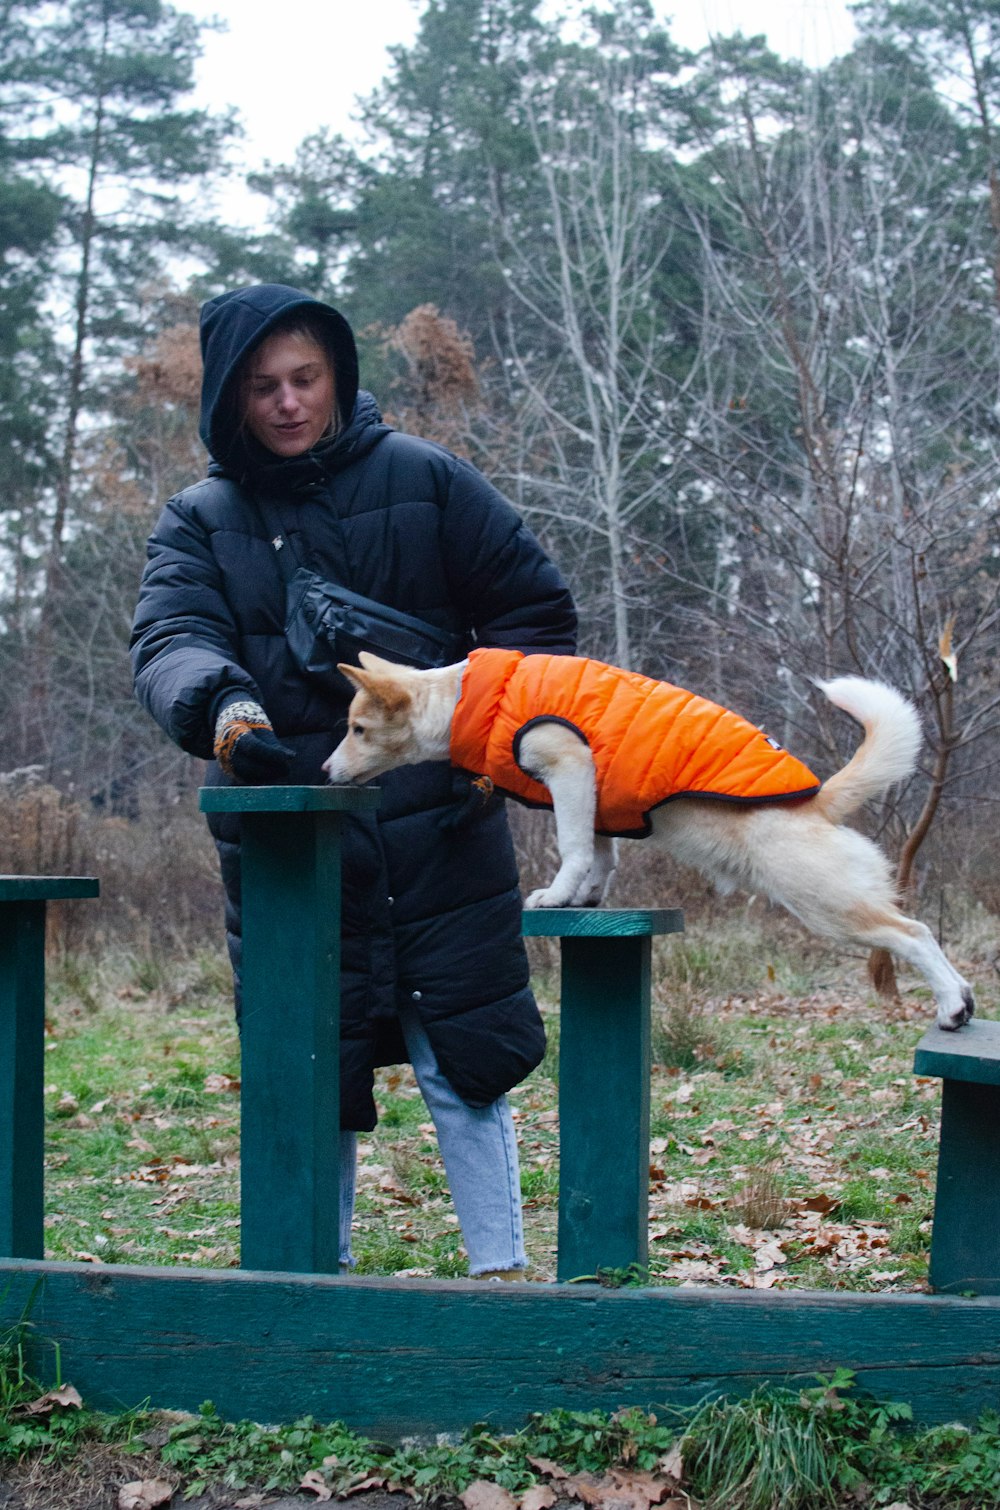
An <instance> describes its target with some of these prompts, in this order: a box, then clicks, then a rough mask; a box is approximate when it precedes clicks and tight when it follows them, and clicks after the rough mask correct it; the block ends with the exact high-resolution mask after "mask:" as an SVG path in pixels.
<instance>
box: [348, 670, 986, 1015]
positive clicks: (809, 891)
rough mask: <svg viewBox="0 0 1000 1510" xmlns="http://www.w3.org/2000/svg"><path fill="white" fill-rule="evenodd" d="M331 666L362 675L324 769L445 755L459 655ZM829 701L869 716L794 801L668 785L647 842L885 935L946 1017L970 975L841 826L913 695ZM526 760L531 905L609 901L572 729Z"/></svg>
mask: <svg viewBox="0 0 1000 1510" xmlns="http://www.w3.org/2000/svg"><path fill="white" fill-rule="evenodd" d="M361 661H362V665H361V667H360V668H358V667H354V666H341V667H340V670H341V671H342V672H343V674H344V675H345V676H346V677H347V678H348V679H349V680H350V681H351V682H352V683H353V684H354V686H355V687H356V688H357V692H356V695H355V697H354V699H353V700H352V702H351V706H350V711H349V714H348V732H347V735H346V736H345V738H344V740H343V741H342V742H341V744H340V745H338V747H337V749H336V750H334V752H333V754H332V755H331V756H330V758H329V759H328V760H327V761H326V763H325V765H324V767H323V769H324V771H325V772H326V774H327V777H328V778H329V780H330V781H331V782H340V783H348V782H365V781H369V780H371V779H372V778H373V777H375V776H380V775H382V774H383V773H384V772H386V771H389V770H393V769H394V768H395V767H396V766H401V765H415V764H417V763H419V762H420V761H424V760H447V759H448V758H449V745H450V733H451V720H452V715H453V712H454V709H455V705H456V703H457V701H458V698H459V694H460V689H461V679H462V671H463V669H464V666H465V662H464V661H463V662H461V663H460V664H459V665H456V666H445V667H443V668H441V669H438V670H432V671H414V670H412V669H410V668H409V667H406V666H397V665H394V664H393V663H391V662H389V661H384V660H381V659H380V658H379V657H378V656H374V655H370V654H368V653H367V652H366V653H364V654H363V655H362V656H361ZM819 686H820V688H821V690H822V691H823V692H824V693H825V694H826V696H827V697H828V698H829V699H830V701H831V702H832V703H833V704H834V705H835V706H836V707H838V708H843V709H844V711H845V712H847V713H850V714H851V716H852V717H853V718H855V719H857V721H858V722H859V723H860V724H862V725H863V726H864V730H865V737H864V740H863V741H862V743H861V745H860V747H859V748H858V749H857V750H856V752H855V754H854V755H853V756H852V758H851V759H850V760H849V761H848V763H847V765H846V766H844V768H843V770H841V771H838V772H837V773H836V775H834V776H831V777H830V778H829V780H828V781H825V782H824V783H823V785H822V787H821V788H820V790H819V791H818V792H817V793H816V795H815V796H814V797H811V798H808V799H806V800H805V801H800V802H795V803H766V804H765V803H761V804H758V805H755V804H752V803H750V804H745V805H744V804H735V803H729V802H720V801H713V800H705V799H703V798H701V799H700V798H697V797H681V798H676V799H674V800H672V801H670V802H667V803H665V804H664V805H663V806H661V807H659V808H657V809H656V810H655V811H654V812H653V814H652V815H651V817H652V824H653V834H652V837H651V839H650V841H649V842H651V843H654V844H658V845H660V846H662V847H663V848H664V849H666V850H668V851H669V853H670V854H672V855H673V856H674V857H675V858H676V859H678V860H680V861H681V862H682V863H683V864H685V865H691V866H693V867H694V868H695V869H697V870H699V871H701V872H702V874H703V875H706V876H708V877H709V878H710V879H711V880H713V881H714V882H715V885H716V887H717V889H718V890H719V891H721V892H723V893H728V892H730V891H734V890H736V889H737V888H738V887H739V888H743V889H745V890H747V891H750V892H763V893H764V894H765V895H766V896H768V897H770V898H771V900H772V901H774V902H778V903H780V904H781V905H782V906H783V907H785V908H787V909H788V911H789V912H791V913H792V914H793V915H794V916H795V917H797V918H799V919H800V920H801V921H802V922H803V923H804V924H805V925H806V927H807V928H810V929H811V930H812V931H813V932H814V933H817V934H819V935H821V936H822V937H825V938H830V939H833V940H836V941H839V942H845V943H846V942H853V943H856V944H861V945H863V946H864V947H866V948H885V949H888V950H890V951H891V952H892V953H893V954H895V955H897V956H898V957H899V958H900V959H902V960H904V961H906V963H907V964H910V965H913V966H914V968H915V969H917V970H919V971H920V972H921V973H922V974H923V975H924V977H925V978H926V980H927V982H928V984H929V986H930V988H931V990H932V991H933V993H934V997H935V1000H936V1002H937V1021H938V1024H939V1026H941V1027H942V1028H948V1029H953V1028H959V1027H961V1026H962V1025H963V1023H966V1022H968V1021H969V1019H970V1018H971V1017H972V1014H973V1012H974V1010H975V1001H974V998H973V994H972V988H971V986H970V985H969V984H968V982H967V981H965V980H963V978H962V977H961V976H960V975H959V974H958V972H957V971H956V970H955V969H953V967H952V966H951V965H950V964H949V963H948V960H947V959H946V958H945V956H944V954H943V953H942V951H941V949H940V948H939V947H938V945H937V943H936V942H935V940H934V938H933V936H932V934H931V932H930V930H929V929H928V928H927V927H925V925H924V924H923V923H919V922H917V921H915V920H914V919H913V918H908V917H906V916H904V914H903V913H902V912H900V910H899V908H898V907H897V905H896V896H895V888H894V886H893V881H892V876H891V873H890V869H889V863H888V861H887V859H886V857H885V855H883V853H882V851H881V850H880V849H879V848H878V847H877V846H876V845H875V844H873V843H872V841H871V840H870V839H866V838H865V837H864V836H863V835H862V834H859V833H858V832H857V831H856V830H854V829H850V828H844V827H843V826H842V824H843V820H844V819H845V818H847V817H848V816H849V815H850V814H851V813H853V812H854V811H855V809H856V808H858V807H860V805H861V804H862V803H863V802H865V801H866V800H867V799H868V798H869V797H875V796H878V795H879V793H881V792H883V791H884V790H885V788H886V787H888V786H889V785H891V784H892V783H893V782H895V781H901V780H903V779H904V778H905V777H907V776H909V775H910V773H911V772H912V771H913V769H914V767H915V765H916V759H917V752H918V750H919V748H920V740H921V736H920V725H919V722H918V719H917V715H916V712H915V710H914V708H913V707H912V705H911V704H910V703H908V702H907V701H906V699H905V698H904V697H902V696H901V695H900V694H899V693H898V692H896V691H895V690H894V689H893V688H891V687H886V686H883V685H882V684H881V683H878V682H872V681H865V680H863V679H862V678H861V677H854V676H846V677H839V678H838V679H837V680H835V681H831V682H822V683H819ZM519 759H520V762H521V764H522V766H523V767H524V768H525V769H526V770H527V771H529V773H530V774H531V775H532V776H534V777H535V778H536V779H537V780H539V781H541V782H543V783H544V784H545V786H547V787H548V789H549V792H550V794H551V797H552V806H553V810H554V813H555V820H556V836H557V842H558V846H559V857H560V861H561V863H560V866H559V870H558V872H557V874H556V876H555V878H554V879H553V881H552V882H551V883H550V885H548V886H546V887H543V888H542V889H541V890H538V891H534V892H532V894H531V895H530V896H529V897H528V898H527V901H526V904H525V905H526V906H528V907H581V906H594V905H596V904H598V903H600V902H602V901H603V900H604V897H605V894H606V892H607V889H608V886H609V884H610V881H611V878H612V876H613V874H614V871H615V867H616V863H617V841H616V840H613V839H608V838H606V837H604V836H602V835H599V834H598V835H595V833H594V812H595V807H596V792H595V785H594V782H595V773H594V762H593V760H592V758H591V754H590V750H589V749H588V747H587V746H586V744H584V743H583V741H582V740H581V739H579V738H578V736H577V735H576V734H575V733H573V731H572V730H570V729H567V728H566V727H565V726H564V725H562V724H558V723H554V722H553V723H548V722H544V721H543V722H541V723H539V724H536V725H534V726H533V727H532V728H530V729H528V730H527V732H526V733H525V734H524V735H523V737H522V739H521V745H520V750H519Z"/></svg>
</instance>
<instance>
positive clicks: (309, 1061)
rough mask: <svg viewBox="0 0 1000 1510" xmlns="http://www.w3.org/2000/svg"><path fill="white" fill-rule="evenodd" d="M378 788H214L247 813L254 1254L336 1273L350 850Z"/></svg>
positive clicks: (266, 1263)
mask: <svg viewBox="0 0 1000 1510" xmlns="http://www.w3.org/2000/svg"><path fill="white" fill-rule="evenodd" d="M378 800H379V793H378V791H377V789H375V788H355V787H209V788H205V789H204V790H203V791H202V793H201V806H202V808H203V809H204V810H206V811H209V812H220V811H225V812H236V813H239V814H240V840H241V880H242V895H243V966H242V979H243V1013H242V1022H241V1066H242V1068H241V1078H242V1093H241V1107H242V1112H241V1148H240V1218H241V1222H240V1225H241V1246H240V1252H241V1262H242V1264H243V1266H244V1268H249V1269H267V1270H288V1271H290V1272H293V1273H334V1274H335V1273H336V1272H337V1268H338V1194H339V1128H340V1083H339V1059H340V1050H339V1032H340V845H341V826H342V822H343V814H344V813H345V812H358V811H365V810H368V811H370V810H371V809H372V808H374V807H375V806H376V805H377V803H378Z"/></svg>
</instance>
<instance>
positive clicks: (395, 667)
mask: <svg viewBox="0 0 1000 1510" xmlns="http://www.w3.org/2000/svg"><path fill="white" fill-rule="evenodd" d="M358 660H359V661H360V662H361V664H362V666H364V668H365V670H366V671H383V672H388V673H389V674H390V675H392V676H395V675H396V674H397V673H398V672H400V671H402V670H404V669H405V668H404V667H402V666H401V665H400V664H399V662H398V661H386V660H383V658H382V657H381V656H380V655H374V654H373V653H372V651H370V650H362V651H361V653H360V654H359V656H358Z"/></svg>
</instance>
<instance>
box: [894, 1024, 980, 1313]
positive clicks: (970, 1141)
mask: <svg viewBox="0 0 1000 1510" xmlns="http://www.w3.org/2000/svg"><path fill="white" fill-rule="evenodd" d="M913 1069H914V1073H915V1074H917V1075H934V1076H940V1078H941V1080H942V1087H941V1143H940V1149H939V1152H938V1170H937V1189H936V1192H935V1197H934V1225H933V1229H932V1232H931V1261H930V1275H929V1277H930V1282H931V1287H932V1288H933V1289H934V1290H938V1291H946V1292H950V1293H951V1294H962V1293H964V1292H967V1291H968V1292H974V1293H975V1294H977V1295H1000V1022H983V1021H982V1020H980V1019H978V1018H974V1019H973V1021H972V1022H970V1023H968V1024H967V1025H966V1026H965V1027H964V1028H960V1029H959V1030H958V1031H957V1032H954V1033H946V1032H943V1031H942V1029H940V1028H936V1027H935V1028H929V1029H928V1031H927V1032H926V1033H925V1034H924V1036H923V1038H922V1039H921V1040H920V1042H919V1044H918V1045H917V1051H916V1054H915V1056H914V1061H913Z"/></svg>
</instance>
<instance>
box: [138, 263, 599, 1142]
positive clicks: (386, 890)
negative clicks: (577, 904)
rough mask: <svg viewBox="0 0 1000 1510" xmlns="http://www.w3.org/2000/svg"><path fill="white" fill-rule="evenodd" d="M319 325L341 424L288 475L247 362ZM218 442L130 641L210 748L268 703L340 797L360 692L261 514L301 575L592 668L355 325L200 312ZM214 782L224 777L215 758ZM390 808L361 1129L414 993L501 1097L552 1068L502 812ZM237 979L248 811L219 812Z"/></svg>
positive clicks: (450, 1057) (277, 300)
mask: <svg viewBox="0 0 1000 1510" xmlns="http://www.w3.org/2000/svg"><path fill="white" fill-rule="evenodd" d="M297 313H303V314H305V313H308V314H309V315H310V317H311V318H312V319H314V320H317V321H319V322H320V323H321V326H322V329H323V331H324V335H325V339H326V344H327V345H328V348H329V349H330V350H331V352H332V353H333V356H334V365H335V376H336V394H337V404H338V409H339V411H340V428H339V430H338V432H337V433H336V435H335V436H334V437H333V438H332V439H330V440H327V441H323V442H321V443H320V444H319V445H317V447H316V448H315V449H314V450H312V451H310V452H308V453H306V454H305V455H303V456H298V457H293V458H289V459H287V460H281V459H279V458H278V457H276V456H274V455H273V454H272V453H270V452H269V451H267V450H266V449H265V448H263V447H262V446H260V445H259V443H257V442H256V441H255V440H254V439H253V437H252V436H250V435H249V433H248V432H247V431H246V430H245V428H244V427H243V426H242V425H241V424H240V416H239V412H238V408H237V403H238V392H239V390H238V386H237V385H238V378H239V369H240V365H241V363H242V362H243V361H244V360H245V358H246V357H247V356H248V355H249V353H250V352H251V351H253V350H254V348H255V347H256V346H257V345H259V343H260V342H261V341H262V340H263V339H264V337H265V336H266V335H267V334H269V333H270V332H271V331H272V330H273V329H274V328H275V326H276V324H278V323H279V322H283V321H284V320H285V319H286V318H287V317H288V316H289V315H294V314H297ZM201 335H202V353H203V359H204V380H203V389H202V400H203V402H202V415H201V434H202V438H203V439H204V440H205V442H206V445H207V446H208V448H209V450H210V453H211V457H212V463H211V465H210V468H209V476H208V477H207V479H206V480H205V481H203V482H201V483H196V484H195V485H194V486H193V487H190V488H186V489H185V490H184V491H183V492H182V493H180V494H178V495H177V496H176V497H174V498H172V499H170V500H169V502H168V503H167V505H166V507H165V508H164V510H163V513H162V514H161V516H160V519H159V521H158V522H157V524H156V527H155V529H154V531H153V534H152V536H151V537H150V541H149V547H148V561H147V565H146V569H145V571H144V573H143V578H142V584H141V588H140V593H139V602H138V606H137V609H136V614H135V621H134V625H133V635H132V659H133V669H134V674H135V688H136V694H137V696H138V698H139V700H140V701H141V702H142V703H143V705H144V706H145V707H146V708H147V709H148V710H149V712H150V713H151V714H152V715H153V717H154V718H155V719H156V720H157V722H158V723H159V724H160V725H161V727H162V728H163V729H164V730H165V731H166V732H167V734H169V736H170V737H171V738H172V739H173V740H175V741H176V743H177V744H179V745H180V746H181V747H182V748H183V749H185V750H187V751H188V752H189V753H190V754H192V755H196V756H198V757H200V758H202V759H204V760H209V761H211V760H212V744H213V738H214V727H215V716H216V712H217V709H218V708H219V706H220V705H221V703H222V702H224V701H225V700H227V699H228V698H229V697H230V696H232V694H233V693H234V692H238V693H246V694H248V695H249V696H251V697H254V698H256V700H257V701H259V702H260V703H261V704H262V706H263V707H264V709H265V710H266V712H267V714H268V716H269V718H270V720H271V723H272V725H273V727H274V730H275V733H276V735H277V736H278V738H279V739H280V740H281V742H282V743H283V744H285V745H287V746H289V747H290V748H291V749H293V750H294V752H295V758H294V763H293V767H292V770H291V773H290V776H289V780H290V782H292V783H295V784H303V785H308V784H321V783H322V782H323V780H324V777H323V774H322V770H321V766H322V762H323V761H324V760H325V759H326V757H327V756H328V755H329V754H330V752H331V750H332V749H333V748H334V746H335V745H336V744H337V743H338V742H339V740H340V738H341V737H342V734H343V731H344V724H345V716H346V711H347V704H348V702H349V698H350V692H349V689H348V688H347V687H346V684H345V686H344V688H343V690H341V689H339V688H338V687H335V686H331V685H330V684H327V683H324V682H321V681H318V680H310V679H308V678H307V677H306V676H305V675H304V674H303V673H302V672H301V671H300V670H299V668H298V666H297V665H296V663H295V661H294V660H293V658H292V656H291V654H290V652H289V650H288V647H287V645H286V643H285V637H284V616H285V588H284V582H283V580H282V577H281V574H280V572H279V570H278V566H277V562H276V561H275V559H274V552H273V550H272V548H271V545H270V542H269V537H268V530H267V529H265V525H264V522H263V519H262V517H261V514H260V512H259V510H258V509H257V508H255V506H254V499H264V500H265V501H266V508H267V514H268V521H269V524H273V522H274V521H275V520H277V522H278V524H279V525H280V528H281V532H282V534H283V535H284V537H285V539H286V541H287V542H288V543H289V544H290V546H291V547H292V550H293V553H294V556H295V558H296V560H297V561H299V562H300V563H301V564H302V565H304V566H308V567H309V568H310V569H311V570H313V571H315V572H317V573H319V574H320V575H321V576H323V577H325V578H327V579H329V580H331V581H335V582H337V583H339V584H340V585H341V586H344V587H347V588H349V589H351V590H352V591H354V592H358V593H361V594H363V595H364V596H366V597H369V598H373V599H375V600H376V601H378V602H381V603H385V604H387V605H389V606H391V607H393V608H396V609H399V610H401V611H402V612H404V613H408V614H412V615H414V616H415V617H417V618H421V619H423V620H424V621H425V622H427V623H430V624H433V625H436V626H437V627H438V628H440V629H444V630H447V631H449V632H452V633H458V634H462V635H465V636H466V637H467V639H468V641H469V642H475V643H478V644H485V645H496V646H506V647H511V648H517V649H523V650H550V651H553V652H555V653H563V652H565V653H571V652H572V650H573V648H574V641H575V622H576V620H575V614H574V610H573V605H572V601H571V599H570V596H569V592H568V590H567V588H566V586H565V583H564V582H563V580H562V578H561V577H560V575H559V573H558V572H557V570H556V569H555V567H554V566H553V565H552V563H551V562H550V561H549V559H548V558H547V557H546V555H545V554H544V552H543V551H542V549H541V547H540V546H539V545H538V542H537V541H536V540H535V539H534V538H533V536H532V535H531V534H530V533H529V532H528V531H527V530H526V529H525V527H524V526H523V524H522V523H521V520H520V519H519V517H518V515H517V514H516V512H515V511H514V509H513V508H512V507H511V506H510V504H509V503H508V502H507V501H506V500H505V499H504V498H503V497H502V495H501V494H499V493H498V492H497V491H496V490H495V489H494V488H493V487H491V485H490V484H489V483H488V482H487V481H486V479H485V478H484V477H482V475H481V474H480V473H479V472H477V471H476V469H475V468H474V467H472V466H470V465H469V464H468V463H467V462H465V461H462V460H460V459H459V458H457V457H456V456H454V455H452V454H451V453H450V452H448V451H445V450H443V449H442V448H441V447H439V446H436V445H433V444H431V443H430V442H428V441H424V440H420V439H417V438H416V437H413V436H407V435H402V434H400V433H399V432H397V431H395V430H392V429H391V428H390V427H389V426H388V425H386V424H385V423H383V421H382V418H381V416H380V414H379V412H378V408H377V406H376V404H375V401H374V399H373V398H372V396H371V395H370V394H368V393H365V392H363V391H360V392H359V391H358V388H357V356H356V351H355V345H354V338H353V335H352V333H351V330H350V327H349V326H348V324H347V322H346V321H345V320H344V319H343V317H342V316H341V315H339V314H338V313H337V312H336V311H335V310H333V309H331V308H330V307H329V306H328V305H324V304H321V303H318V302H317V301H316V300H313V299H310V298H308V297H306V296H304V295H303V294H301V293H299V292H298V291H297V290H295V289H291V288H286V287H284V286H283V285H279V284H265V285H261V286H257V287H254V288H249V289H241V290H237V291H236V292H233V293H229V294H224V295H223V296H222V297H221V298H219V299H215V300H212V301H211V302H210V303H208V304H207V305H206V306H205V307H204V310H203V312H202V326H201ZM206 779H207V782H208V784H210V785H215V784H220V783H222V784H227V778H226V777H225V776H224V775H223V774H222V772H221V771H220V770H219V768H218V767H217V766H216V765H215V764H214V762H212V764H210V766H209V770H208V773H207V778H206ZM379 784H380V785H381V787H382V803H381V807H380V809H379V811H378V813H377V814H375V815H371V816H357V817H352V818H351V819H350V821H349V822H348V823H346V824H345V839H344V868H343V876H344V880H343V930H344V937H343V949H342V1001H341V1039H342V1041H341V1118H342V1124H343V1126H344V1127H345V1128H353V1129H356V1130H361V1131H363V1130H368V1129H370V1128H371V1127H373V1126H374V1124H375V1106H374V1101H373V1098H372V1072H373V1067H374V1065H375V1064H378V1063H389V1062H395V1061H398V1060H403V1059H405V1057H406V1054H405V1048H404V1046H403V1042H402V1035H401V1033H400V1032H399V1026H398V1020H397V1018H396V1015H395V1014H396V1007H397V1004H399V1003H400V1002H402V1001H413V1002H414V1003H415V1004H416V1006H417V1009H418V1011H419V1013H420V1016H421V1020H422V1022H423V1025H424V1027H425V1029H426V1031H427V1034H428V1036H429V1038H430V1041H431V1044H432V1046H433V1048H434V1051H435V1054H436V1056H437V1059H438V1063H439V1064H440V1066H441V1069H442V1071H443V1072H444V1074H445V1075H446V1076H447V1077H448V1079H449V1081H450V1082H451V1084H452V1085H453V1087H454V1089H455V1090H456V1091H457V1093H458V1094H459V1095H460V1096H461V1097H462V1098H463V1099H464V1100H465V1101H467V1102H468V1103H469V1104H470V1105H473V1106H483V1105H488V1104H489V1103H490V1102H491V1101H493V1100H495V1099H496V1097H497V1096H498V1095H500V1094H501V1093H502V1092H503V1091H505V1090H508V1089H509V1088H510V1087H511V1086H512V1085H514V1084H516V1083H517V1082H518V1081H519V1080H521V1079H522V1078H523V1077H524V1075H526V1074H527V1073H528V1072H529V1071H530V1070H531V1069H532V1068H533V1067H534V1065H535V1064H537V1063H538V1061H539V1059H540V1058H541V1055H542V1053H543V1051H544V1034H543V1031H542V1026H541V1020H540V1018H539V1015H538V1011H537V1008H536V1006H535V1003H534V999H533V997H532V995H531V991H530V988H529V984H528V967H527V960H526V956H525V954H524V949H523V945H522V943H521V940H520V905H521V904H520V895H519V891H518V883H517V870H516V866H515V863H514V855H513V847H512V844H511V841H510V835H509V832H508V830H507V825H506V818H505V814H504V811H503V805H502V803H501V802H500V801H498V800H494V801H492V802H489V803H486V804H480V805H479V806H478V807H476V808H474V809H470V804H469V802H468V801H467V798H468V796H469V783H468V780H467V778H464V777H463V776H461V775H459V774H456V773H455V772H452V771H451V770H450V769H449V768H448V767H447V766H444V765H442V764H427V765H423V766H417V767H412V768H409V769H407V770H402V771H398V772H393V773H391V774H390V775H389V776H387V777H384V778H382V780H381V782H380V783H379ZM209 825H210V828H211V830H212V833H213V835H214V837H215V839H216V842H217V845H218V848H219V853H220V859H221V865H222V874H223V880H224V883H225V889H226V899H227V931H228V937H229V944H230V951H231V955H232V958H233V963H234V969H235V971H236V974H237V984H238V975H239V955H240V947H239V942H240V894H239V819H238V817H236V816H235V815H223V814H213V815H211V816H210V818H209Z"/></svg>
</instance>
